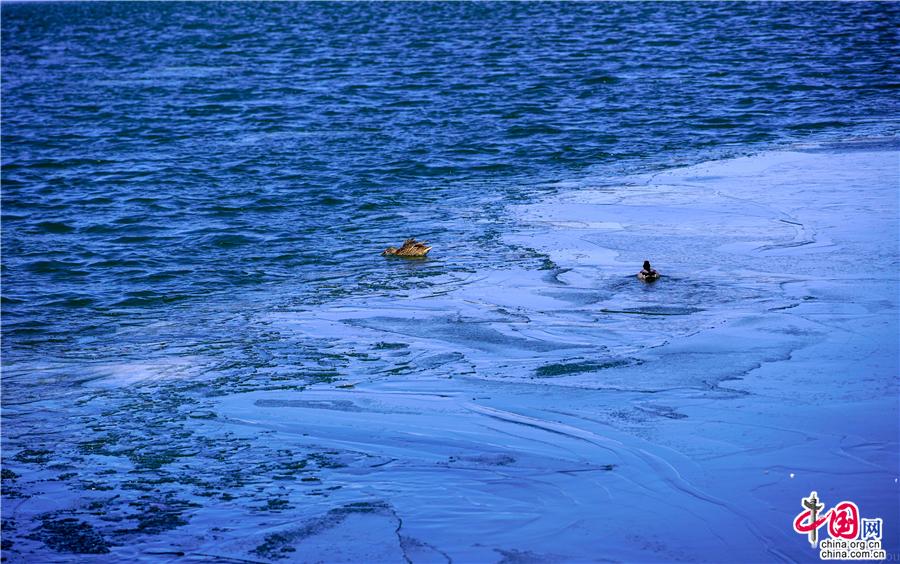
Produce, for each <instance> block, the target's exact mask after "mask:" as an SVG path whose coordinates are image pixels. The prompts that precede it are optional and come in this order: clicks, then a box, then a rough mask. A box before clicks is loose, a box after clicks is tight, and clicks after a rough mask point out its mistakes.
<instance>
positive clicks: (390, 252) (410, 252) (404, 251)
mask: <svg viewBox="0 0 900 564" xmlns="http://www.w3.org/2000/svg"><path fill="white" fill-rule="evenodd" d="M430 250H431V247H429V246H428V243H426V242H425V241H416V240H415V239H407V240H406V241H403V244H402V245H401V246H400V248H399V249H398V248H396V247H388V248H386V249H385V250H384V251H383V252H382V253H381V256H385V257H386V256H395V257H424V256H425V255H427V254H428V251H430Z"/></svg>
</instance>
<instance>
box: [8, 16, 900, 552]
mask: <svg viewBox="0 0 900 564" xmlns="http://www.w3.org/2000/svg"><path fill="white" fill-rule="evenodd" d="M898 28H900V4H896V3H865V2H861V3H844V4H837V3H818V2H817V3H804V4H792V3H774V4H760V3H735V4H732V3H696V4H695V3H667V4H658V3H652V4H651V3H578V4H574V3H244V2H241V3H177V2H172V3H142V2H129V3H118V2H108V3H3V5H2V102H3V103H2V198H3V199H2V258H3V261H2V284H3V288H2V300H3V301H2V336H3V340H2V354H3V368H4V375H3V404H4V430H3V439H4V442H5V448H4V456H5V457H7V456H18V458H17V459H16V460H18V464H19V467H20V469H19V470H17V472H19V473H20V474H21V473H22V472H23V470H22V469H21V468H29V467H35V468H37V467H39V466H40V467H41V468H43V466H41V464H45V465H46V464H48V463H52V462H53V457H54V456H57V455H58V456H61V457H63V458H65V457H66V456H68V457H69V458H66V462H64V463H63V462H58V463H57V465H58V466H59V467H60V472H62V473H63V474H66V473H68V472H80V471H81V470H80V469H79V462H78V461H79V458H78V457H79V456H82V457H83V456H87V455H89V454H97V453H101V454H105V455H108V456H109V457H112V458H114V457H115V456H118V457H120V458H122V457H124V458H128V459H129V460H131V462H132V463H134V464H136V465H138V466H141V465H142V466H141V467H142V468H144V469H145V470H148V471H153V470H154V469H158V468H160V467H161V466H163V465H164V464H166V463H167V461H170V460H173V459H174V458H176V457H180V456H187V453H193V454H191V456H194V455H196V453H197V452H199V451H198V450H197V449H196V448H194V447H188V446H183V448H182V447H178V448H179V449H182V450H177V449H176V450H177V452H176V451H172V450H171V449H170V450H167V451H165V452H162V451H158V449H157V450H153V449H154V448H157V447H154V446H153V444H154V443H153V440H154V438H155V437H158V436H159V434H160V433H172V434H173V435H171V436H177V433H188V434H190V433H191V432H194V431H192V430H191V429H190V425H189V424H190V422H191V421H192V419H190V418H191V417H193V418H194V419H198V418H199V419H202V417H203V415H202V413H201V414H199V415H197V414H196V413H191V412H190V410H189V409H187V408H186V407H185V406H189V405H191V404H192V402H196V401H197V399H196V398H197V397H200V396H201V395H203V394H215V393H224V391H228V390H248V389H256V388H265V387H266V386H275V385H284V382H283V381H284V378H285V376H284V375H285V373H286V372H289V371H290V370H294V371H295V377H296V378H298V379H301V380H302V379H303V378H307V379H308V378H320V379H327V378H329V377H331V376H332V375H333V374H332V372H333V367H334V366H335V365H340V363H341V362H344V361H345V360H346V359H336V360H335V359H334V358H332V357H329V356H328V354H326V353H323V352H322V351H321V349H320V348H318V347H317V346H313V345H306V344H304V343H297V342H285V341H284V340H280V339H279V336H278V335H276V334H274V333H273V332H271V331H270V330H269V329H268V327H267V326H266V325H265V324H264V323H260V322H258V321H257V320H256V318H255V317H254V316H255V315H257V314H261V313H265V312H272V311H278V310H280V309H283V308H297V307H315V306H316V305H319V304H324V303H329V302H331V301H333V300H336V299H342V298H346V297H348V296H350V297H353V296H355V297H365V296H395V297H398V298H401V297H403V296H405V295H406V294H407V293H408V292H410V291H417V290H421V289H422V288H428V287H430V286H433V285H440V284H445V283H446V282H447V280H448V279H453V278H454V277H456V278H462V277H465V276H468V275H471V274H473V273H477V272H479V271H483V270H485V269H498V268H506V267H508V266H510V265H517V266H525V267H528V268H535V269H537V268H539V267H541V265H542V264H543V261H544V260H545V257H542V256H540V255H539V254H538V253H536V252H533V251H531V250H530V249H528V248H525V247H521V246H513V245H510V244H507V243H504V241H503V240H502V239H501V235H502V234H503V233H504V232H508V231H510V230H514V229H515V228H516V227H515V224H514V220H513V219H511V218H510V216H509V215H508V214H507V213H505V210H504V206H506V205H508V204H509V203H521V202H526V201H529V200H531V199H533V198H535V197H538V196H541V195H543V194H546V193H548V192H550V191H553V190H554V189H555V188H554V187H555V186H557V185H559V183H561V182H570V181H578V180H580V179H584V178H603V177H612V176H617V175H622V174H632V173H639V172H645V171H652V170H660V169H664V168H667V167H672V166H678V165H686V164H691V163H697V162H700V161H703V160H708V159H713V158H720V157H727V156H733V155H740V154H747V153H751V152H754V151H759V150H762V149H768V148H772V147H779V146H786V145H789V144H791V143H796V142H800V141H821V140H837V139H845V138H848V137H852V136H885V135H887V136H890V135H896V134H897V130H898V121H897V116H898V110H900V103H898V98H897V92H898V89H900V78H898V76H900V47H898V45H900V42H898V36H897V29H898ZM409 236H415V237H419V238H423V239H427V240H429V241H431V242H432V243H433V244H434V245H435V248H436V251H433V255H434V257H433V258H432V259H430V260H428V261H423V262H419V263H403V264H399V263H398V262H397V261H389V260H384V259H383V258H382V257H380V256H379V252H380V251H381V250H382V249H383V248H384V247H386V246H388V245H390V244H396V243H399V242H400V241H401V240H402V239H404V238H405V237H409ZM171 357H183V358H194V357H198V358H199V357H202V358H203V359H204V363H205V364H204V365H203V367H202V369H200V370H198V371H194V372H191V373H190V376H191V378H196V379H197V380H196V381H195V380H189V382H190V383H189V384H186V383H185V380H184V379H181V380H179V382H180V383H179V384H177V386H174V388H173V389H168V390H167V392H166V393H167V394H168V395H167V396H166V398H167V399H166V400H165V401H162V400H160V396H157V395H155V394H156V392H155V391H152V390H151V391H147V390H146V389H142V390H141V391H127V390H125V391H123V390H114V391H105V392H103V395H102V397H101V396H93V395H91V394H92V393H93V392H86V391H84V388H83V387H82V386H81V385H82V384H84V383H86V382H87V381H89V380H91V379H92V378H95V377H97V376H96V374H95V373H94V371H93V370H92V369H91V367H93V366H100V365H102V366H104V367H108V366H110V365H131V366H134V365H154V364H157V363H158V362H159V359H161V358H167V359H168V358H171ZM329 363H330V364H329ZM322 366H326V367H331V368H328V369H323V368H321V367H322ZM310 367H313V368H310ZM104 370H107V373H108V372H109V371H108V369H106V368H104ZM297 374H299V375H297ZM201 381H202V384H201V383H200V382H201ZM160 385H161V386H163V384H160ZM48 402H50V403H48ZM100 414H103V417H105V418H106V421H107V423H104V424H100V423H98V422H97V420H98V418H99V417H100ZM98 425H99V426H98ZM102 425H109V427H103V426H102ZM116 433H118V434H116ZM186 436H187V435H185V437H186ZM98 437H100V438H98ZM110 437H115V439H113V438H110ZM101 439H102V440H101ZM98 441H99V442H98ZM117 441H118V442H117ZM183 441H187V442H189V441H190V439H187V438H183ZM187 442H185V443H184V444H185V445H186V444H187ZM113 443H115V445H116V446H115V447H113V446H111V445H112V444H113ZM63 445H70V446H71V448H70V449H69V450H65V449H66V448H69V447H65V446H63ZM72 445H75V446H72ZM76 447H77V448H76ZM159 448H161V447H159ZM254 448H255V447H254ZM260 448H261V447H260ZM147 449H150V451H152V452H151V453H150V454H147V452H148V451H147ZM201 450H202V449H201ZM238 450H239V449H237V447H235V450H234V451H233V452H238ZM229 452H230V453H231V452H232V451H229ZM16 453H18V454H16ZM154 453H155V454H154ZM197 456H199V455H197ZM217 456H220V458H215V457H212V458H210V459H209V460H213V459H215V460H220V461H221V460H226V461H228V460H231V459H230V458H229V456H231V454H229V453H222V454H220V455H217ZM235 456H237V455H235ZM154 457H155V458H154ZM82 460H83V459H82ZM48 461H49V462H48ZM92 463H93V464H96V461H94V462H92ZM29 464H31V465H32V466H28V465H29ZM222 464H226V463H225V462H223V463H222ZM35 465H36V466H35ZM35 471H36V472H37V470H35ZM42 471H44V470H42ZM95 471H96V472H98V473H100V472H103V471H104V469H103V468H100V469H95ZM197 471H198V472H199V471H200V470H197ZM4 477H6V475H4ZM61 480H62V481H63V482H64V483H69V484H71V488H73V489H77V488H86V487H88V486H86V485H85V484H84V483H82V482H77V479H76V478H62V479H61ZM67 480H68V481H67ZM92 483H96V482H92ZM17 487H18V486H10V487H8V488H5V494H7V493H9V492H10V491H12V492H13V494H16V492H17V491H18V494H17V495H21V496H27V495H30V493H29V490H28V489H27V488H25V487H19V489H18V490H17V489H16V488H17ZM185 487H187V486H185ZM13 494H10V495H13ZM176 505H177V504H176ZM166 515H169V514H166ZM169 516H170V517H171V515H169ZM79 518H84V519H90V518H89V517H85V516H84V515H80V516H79ZM179 519H180V517H177V515H176V516H175V517H171V521H170V522H167V523H166V524H165V525H166V526H168V525H172V526H173V527H174V526H177V525H178V524H179V521H178V520H179ZM53 523H56V521H51V525H46V523H45V526H44V529H42V530H43V531H44V533H46V531H51V532H50V533H46V534H47V535H50V536H49V537H48V536H46V535H45V536H43V537H42V536H40V535H43V534H44V533H40V534H39V535H38V536H39V537H40V539H42V540H43V541H44V542H47V543H49V544H48V546H51V548H54V549H58V550H62V551H63V552H65V551H66V550H67V548H66V546H63V545H60V546H62V548H60V546H54V545H53V543H54V542H57V543H59V542H62V541H59V540H58V539H57V537H54V536H53V534H52V532H53V531H55V530H57V529H58V528H59V526H57V525H54V524H53ZM154 523H156V522H153V523H151V524H148V525H146V527H144V528H143V529H141V528H140V527H139V528H138V529H131V530H130V532H127V534H131V535H138V536H140V535H141V534H148V535H149V534H154V533H156V534H158V533H159V531H160V530H166V529H165V526H162V525H160V527H161V528H160V527H156V525H154ZM157 524H158V523H157ZM13 525H15V524H13ZM18 526H19V527H20V529H15V528H13V529H10V530H13V531H16V530H19V531H20V532H19V533H13V537H12V538H14V539H15V538H17V537H16V534H19V535H20V536H24V535H25V532H27V530H30V529H29V528H28V527H27V526H25V525H24V524H21V523H19V524H18ZM60 526H62V525H60ZM73 526H74V525H73ZM78 526H81V525H78ZM54 527H57V529H54ZM154 527H156V528H154ZM76 528H77V527H76ZM76 532H77V531H76ZM123 534H126V533H123ZM85 535H87V533H85ZM85 535H81V537H78V535H77V534H76V535H75V537H78V538H81V539H82V540H84V539H87V540H86V541H85V543H87V544H86V545H85V546H87V548H91V545H90V543H89V542H88V541H89V540H90V539H91V538H92V537H90V535H87V536H85ZM57 536H60V535H57ZM62 536H65V535H62ZM69 536H70V537H71V536H72V535H69ZM5 538H8V535H6V537H5ZM47 539H51V540H50V541H48V540H47ZM52 539H57V540H52ZM68 548H69V549H71V548H72V547H68ZM75 548H76V549H77V548H78V547H75ZM82 548H84V547H82ZM95 548H96V547H95ZM74 551H75V552H78V551H79V550H74ZM85 551H89V550H85Z"/></svg>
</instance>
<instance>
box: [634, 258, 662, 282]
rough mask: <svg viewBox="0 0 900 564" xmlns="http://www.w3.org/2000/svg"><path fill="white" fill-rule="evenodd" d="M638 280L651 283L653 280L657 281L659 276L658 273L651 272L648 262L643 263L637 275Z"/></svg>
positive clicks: (651, 268)
mask: <svg viewBox="0 0 900 564" xmlns="http://www.w3.org/2000/svg"><path fill="white" fill-rule="evenodd" d="M637 277H638V279H639V280H643V281H644V282H653V281H655V280H659V277H660V274H659V272H657V271H655V270H653V267H652V266H650V261H649V260H645V261H644V267H643V268H642V269H641V271H640V272H638V275H637Z"/></svg>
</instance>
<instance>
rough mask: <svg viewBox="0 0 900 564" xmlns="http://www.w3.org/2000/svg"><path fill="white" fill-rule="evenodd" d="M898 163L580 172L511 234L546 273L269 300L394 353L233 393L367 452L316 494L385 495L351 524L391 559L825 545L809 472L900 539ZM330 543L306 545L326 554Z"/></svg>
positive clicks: (758, 550)
mask: <svg viewBox="0 0 900 564" xmlns="http://www.w3.org/2000/svg"><path fill="white" fill-rule="evenodd" d="M897 182H898V155H897V153H896V152H893V151H869V152H866V151H859V150H855V151H849V150H846V151H845V150H836V151H831V152H781V153H768V154H763V155H758V156H754V157H747V158H740V159H734V160H729V161H721V162H712V163H706V164H703V165H700V166H696V167H691V168H687V169H680V170H674V171H669V172H666V173H663V174H658V175H655V176H653V177H648V178H642V179H628V180H627V181H625V182H623V183H622V184H621V185H620V186H612V187H611V186H608V185H606V186H604V187H603V188H602V189H598V190H596V191H592V190H584V189H581V190H578V191H572V192H563V193H561V194H558V195H556V196H553V197H550V198H548V199H547V200H545V201H542V202H540V203H537V204H532V205H528V206H522V207H519V208H517V209H516V210H515V213H517V214H519V215H520V217H521V221H522V222H523V228H522V229H521V230H520V231H518V232H516V233H511V234H509V236H508V240H509V242H510V243H512V244H519V245H525V246H528V247H530V248H533V249H535V250H537V251H539V252H542V253H545V254H546V255H547V256H548V258H549V260H550V261H551V267H550V268H549V269H548V270H544V271H502V272H488V273H482V274H481V275H480V276H479V277H477V278H475V279H473V280H472V281H470V282H469V283H467V284H465V285H464V286H462V287H460V288H458V289H455V290H453V291H451V292H449V293H447V294H445V295H421V296H415V295H414V296H410V297H409V298H408V299H405V300H399V301H397V300H393V301H392V300H387V299H384V300H380V301H379V300H369V301H367V302H365V303H352V302H351V303H345V304H340V305H338V306H330V307H324V308H320V309H314V310H306V311H297V312H286V313H281V314H277V315H273V316H272V322H273V324H274V326H275V327H277V328H278V330H279V331H282V332H286V333H291V334H293V335H294V336H295V337H296V336H297V335H306V336H307V337H308V338H319V339H336V340H339V342H340V346H342V347H345V348H351V349H354V350H357V351H359V350H364V349H365V350H369V351H372V350H380V351H382V353H384V354H381V355H380V356H378V357H377V358H372V359H370V360H372V361H371V362H369V363H368V365H367V366H363V365H362V363H360V366H357V367H355V369H354V370H352V371H351V373H350V374H348V375H347V380H348V381H351V382H352V384H353V387H352V388H351V387H347V388H337V389H336V388H334V387H333V386H328V385H322V386H319V387H316V388H315V389H313V390H307V391H303V392H291V393H280V392H279V393H273V392H262V393H250V394H245V395H234V396H230V397H227V398H223V399H222V401H221V403H220V404H219V406H218V409H217V411H218V413H219V414H220V416H221V417H222V418H223V419H224V420H225V421H227V422H228V424H229V425H235V426H247V427H251V428H254V429H264V430H266V431H270V432H271V433H272V434H271V436H270V440H271V441H277V442H280V443H281V444H283V445H284V446H285V447H288V448H320V449H321V448H328V449H333V450H334V452H341V453H349V454H348V456H351V457H356V458H357V459H360V460H364V461H368V462H361V463H357V464H350V465H348V466H347V467H346V468H335V469H333V470H332V471H331V475H330V476H328V481H329V483H336V484H341V485H343V486H344V488H342V489H341V490H339V491H338V492H336V493H335V494H334V495H333V496H332V497H331V498H329V501H328V503H327V504H325V505H323V506H322V507H309V506H307V507H306V510H307V511H308V513H309V516H308V519H311V520H314V519H321V518H322V515H323V511H326V508H330V509H328V510H330V511H334V508H335V507H341V506H342V505H340V504H341V503H345V504H346V503H351V502H358V501H360V500H368V501H370V502H372V503H377V504H381V505H379V506H378V507H379V509H378V510H377V511H373V512H372V513H369V514H359V515H356V514H354V516H355V517H358V520H359V521H358V523H356V526H354V527H352V528H349V527H348V528H345V529H342V533H341V535H340V538H341V539H342V541H343V542H344V543H346V544H347V545H351V546H363V547H366V550H376V549H379V550H380V549H381V548H383V549H384V550H385V551H387V552H383V553H380V554H383V555H384V556H385V558H387V559H394V560H397V561H402V560H403V558H404V555H405V557H406V558H408V559H411V560H413V561H420V559H421V561H445V560H449V559H453V560H457V561H499V560H503V559H504V558H505V559H507V561H531V560H530V559H534V560H536V561H554V560H576V561H585V560H643V561H657V560H681V559H690V560H709V561H724V560H729V561H733V560H741V561H771V560H810V559H815V557H816V556H817V555H816V553H815V552H813V551H812V550H811V549H810V547H809V545H808V544H807V542H806V539H805V538H804V537H802V536H800V535H797V534H796V533H794V532H793V531H792V529H791V521H792V519H793V517H794V516H795V515H796V514H797V513H798V512H799V511H800V510H801V507H800V499H801V498H802V497H804V496H806V495H808V494H809V492H810V491H811V490H816V491H818V492H819V495H820V496H821V498H822V499H823V501H825V502H826V503H827V504H834V503H837V502H838V501H841V500H843V499H847V500H853V501H855V502H856V503H857V504H858V505H859V506H860V508H861V511H862V513H863V516H868V517H875V516H877V517H882V518H883V519H884V522H885V526H886V529H887V530H886V535H885V541H886V544H887V545H888V549H889V550H893V551H895V552H896V550H897V549H898V544H897V543H898V530H900V529H898V525H900V514H898V503H897V500H898V491H900V490H898V484H897V478H898V475H900V471H898V461H900V455H898V420H900V419H898V417H900V415H898V380H897V377H898V274H897V272H898V271H897V266H898V252H897V241H898V239H897V236H898V223H897V217H898V216H897V197H898V184H897ZM645 258H649V259H651V260H652V261H653V263H654V265H655V266H656V267H657V268H658V269H659V270H660V271H661V272H663V274H664V278H663V279H662V280H661V281H659V282H658V283H656V284H653V285H645V284H642V283H640V282H639V281H637V280H636V278H634V273H635V272H636V271H637V270H639V268H640V264H641V262H642V261H643V260H644V259H645ZM384 343H397V345H396V348H390V347H385V346H384ZM379 347H380V348H379ZM392 355H394V356H392ZM398 359H401V360H399V361H398ZM389 523H396V524H397V527H396V529H397V530H396V531H394V529H392V528H391V526H389ZM400 525H402V526H400ZM296 526H297V525H296V523H294V522H293V521H292V522H285V523H283V524H281V525H279V526H278V527H273V528H272V530H273V531H275V530H279V531H280V530H285V531H288V533H286V534H287V536H290V531H291V530H294V529H295V528H296ZM279 527H280V528H279ZM292 527H293V528H294V529H292ZM261 534H262V533H259V534H258V535H257V536H260V535H261ZM323 534H324V533H323ZM392 535H393V536H392ZM315 539H316V536H315V535H313V536H311V537H310V538H308V539H307V538H299V537H294V545H295V547H296V549H297V550H298V551H299V552H298V554H303V555H304V556H303V557H304V558H308V559H319V558H322V559H327V557H328V551H327V548H326V547H327V546H329V545H328V543H325V542H324V541H322V540H315ZM387 546H391V547H393V548H392V550H393V552H390V551H389V550H388V549H387V548H385V547H387ZM379 547H381V548H379ZM238 552H239V551H238ZM338 559H339V560H340V559H341V558H338Z"/></svg>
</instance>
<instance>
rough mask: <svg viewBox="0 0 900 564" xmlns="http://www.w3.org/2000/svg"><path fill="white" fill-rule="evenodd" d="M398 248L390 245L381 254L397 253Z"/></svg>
mask: <svg viewBox="0 0 900 564" xmlns="http://www.w3.org/2000/svg"><path fill="white" fill-rule="evenodd" d="M397 250H398V249H397V247H388V248H386V249H385V250H384V251H382V253H381V256H388V255H396V254H397Z"/></svg>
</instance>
